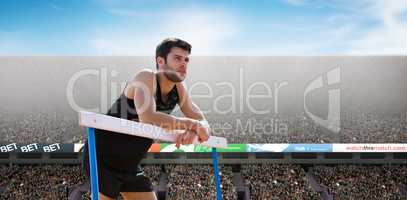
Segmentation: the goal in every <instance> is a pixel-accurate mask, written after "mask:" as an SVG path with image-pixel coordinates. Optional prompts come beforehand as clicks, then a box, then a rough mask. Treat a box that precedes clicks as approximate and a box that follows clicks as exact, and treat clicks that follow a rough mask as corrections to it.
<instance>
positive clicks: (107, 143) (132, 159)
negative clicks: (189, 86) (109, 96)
mask: <svg viewBox="0 0 407 200" xmlns="http://www.w3.org/2000/svg"><path fill="white" fill-rule="evenodd" d="M156 80H157V81H156V82H157V84H156V85H157V89H156V93H155V96H154V99H155V103H156V110H157V111H159V112H163V113H167V114H170V113H171V112H172V111H173V109H174V108H175V106H176V104H177V103H178V102H179V96H178V91H177V87H176V86H174V87H173V88H172V89H171V91H170V92H169V93H168V98H167V100H166V102H163V100H162V99H161V89H160V84H159V76H158V74H157V75H156ZM106 115H110V116H113V117H117V118H123V119H128V120H133V121H139V118H138V115H137V112H136V109H135V105H134V100H133V99H129V98H127V97H126V95H125V94H124V92H123V93H122V94H121V95H120V97H119V98H118V99H117V100H116V101H115V102H114V103H113V105H112V107H111V108H110V109H109V111H108V112H107V113H106ZM95 138H96V149H97V159H98V163H100V164H103V165H104V166H105V167H107V168H110V169H112V170H119V171H133V170H134V169H135V168H137V165H138V164H139V163H140V161H141V159H142V158H143V157H144V155H145V154H146V153H147V151H148V149H149V148H150V146H151V144H152V143H153V140H152V139H149V138H143V137H137V136H131V135H126V134H120V133H114V132H111V131H106V130H100V129H95Z"/></svg>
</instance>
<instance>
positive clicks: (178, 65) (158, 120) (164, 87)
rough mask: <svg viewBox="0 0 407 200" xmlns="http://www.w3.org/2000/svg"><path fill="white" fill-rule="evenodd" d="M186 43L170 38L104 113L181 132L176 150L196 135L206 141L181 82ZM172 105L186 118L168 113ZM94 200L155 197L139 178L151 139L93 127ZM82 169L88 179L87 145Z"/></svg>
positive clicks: (147, 182)
mask: <svg viewBox="0 0 407 200" xmlns="http://www.w3.org/2000/svg"><path fill="white" fill-rule="evenodd" d="M190 53H191V45H190V44H188V43H187V42H185V41H183V40H180V39H177V38H169V39H165V40H164V41H162V42H161V43H160V44H159V45H158V46H157V49H156V56H155V57H156V67H157V71H156V72H154V71H152V70H149V69H144V70H141V71H140V72H138V73H137V74H136V75H135V77H134V78H133V80H131V81H129V82H128V84H126V87H125V89H124V91H123V93H122V94H121V95H120V97H119V98H118V99H117V100H116V101H115V102H114V104H113V105H112V107H111V108H110V109H109V111H108V112H107V113H106V114H107V115H110V116H114V117H118V118H124V119H128V120H134V121H139V122H143V123H149V124H154V125H157V126H161V127H162V128H165V129H170V130H175V129H176V130H185V132H184V133H183V134H180V136H179V137H178V138H177V144H176V145H177V147H179V146H180V145H182V144H191V143H193V140H194V139H195V137H198V140H199V141H200V142H205V141H207V140H208V138H209V135H210V128H209V125H208V123H207V121H206V119H205V117H204V115H203V114H202V112H201V110H200V109H199V108H198V107H197V106H196V105H195V104H194V103H193V102H192V101H191V99H190V97H189V96H188V94H187V91H186V89H185V87H184V86H183V84H182V81H183V80H184V79H185V77H186V75H187V68H188V62H189V55H190ZM176 104H178V105H179V107H180V108H181V111H182V112H183V114H184V115H185V117H183V118H181V117H175V116H172V115H170V113H171V111H172V110H173V109H174V107H175V106H176ZM95 138H96V151H97V154H96V155H97V158H98V159H97V161H98V163H97V165H98V176H99V199H101V200H105V199H115V198H117V197H118V196H119V194H121V195H122V196H123V198H124V199H126V200H128V199H143V200H144V199H156V196H155V193H154V191H153V186H152V184H151V182H150V180H149V179H148V178H147V177H146V176H144V175H143V173H144V172H143V170H142V168H141V167H140V165H139V164H140V161H141V159H142V158H143V156H144V155H145V154H146V153H147V151H148V149H149V148H150V146H151V144H152V143H153V140H152V139H148V138H142V137H137V136H131V135H125V134H118V133H115V132H111V131H105V130H100V129H95ZM84 166H85V170H86V174H87V176H88V177H89V157H88V147H87V142H86V145H85V148H84Z"/></svg>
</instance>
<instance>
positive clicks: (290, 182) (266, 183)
mask: <svg viewBox="0 0 407 200" xmlns="http://www.w3.org/2000/svg"><path fill="white" fill-rule="evenodd" d="M241 173H242V176H243V178H244V179H245V181H246V183H245V184H246V185H248V186H249V190H250V196H251V198H252V199H261V200H263V199H321V197H320V195H319V193H317V192H315V191H314V189H313V188H312V187H311V185H310V183H309V182H308V179H307V177H306V174H305V171H304V170H303V169H302V168H301V166H299V165H278V164H272V165H271V164H259V165H243V166H242V171H241Z"/></svg>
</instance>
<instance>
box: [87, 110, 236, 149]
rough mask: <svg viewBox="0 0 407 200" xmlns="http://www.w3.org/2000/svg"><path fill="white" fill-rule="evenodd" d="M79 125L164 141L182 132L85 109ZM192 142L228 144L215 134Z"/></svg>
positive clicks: (225, 145) (212, 144) (211, 145)
mask: <svg viewBox="0 0 407 200" xmlns="http://www.w3.org/2000/svg"><path fill="white" fill-rule="evenodd" d="M79 125H81V126H85V127H92V128H97V129H103V130H108V131H112V132H116V133H122V134H128V135H134V136H139V137H145V138H150V139H155V140H161V141H165V142H176V139H177V136H178V135H179V134H181V133H182V132H183V131H182V130H174V131H170V130H165V129H163V128H161V127H159V126H155V125H152V124H147V123H140V122H135V121H131V120H127V119H121V118H117V117H112V116H108V115H103V114H98V113H92V112H87V111H80V112H79ZM193 144H200V145H204V146H208V147H215V148H227V145H228V144H227V140H226V138H223V137H216V136H210V137H209V139H208V141H206V142H202V143H201V142H199V141H198V138H195V140H194V142H193Z"/></svg>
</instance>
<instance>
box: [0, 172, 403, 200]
mask: <svg viewBox="0 0 407 200" xmlns="http://www.w3.org/2000/svg"><path fill="white" fill-rule="evenodd" d="M144 171H145V175H146V176H147V177H149V178H150V180H151V181H152V182H153V184H154V185H158V181H159V176H160V173H161V172H162V168H161V166H159V165H147V166H144ZM165 172H167V173H168V174H169V176H168V184H167V196H166V199H177V200H178V199H197V200H198V199H215V196H216V193H215V184H214V181H215V180H214V177H213V171H212V166H211V165H189V164H171V165H165ZM240 173H241V175H242V177H243V181H244V184H245V185H246V186H247V187H248V188H249V191H250V195H251V199H256V200H257V199H259V200H269V199H321V196H320V193H317V192H315V191H314V189H313V188H312V187H311V184H310V181H309V179H308V177H307V176H306V172H305V171H304V169H303V168H302V167H301V166H300V165H288V164H285V165H283V164H250V165H242V166H241V171H240ZM309 173H310V174H313V176H314V177H315V179H316V180H317V182H318V183H319V184H320V185H321V186H323V187H325V188H327V190H328V192H329V193H330V194H331V195H332V196H333V198H334V199H372V200H376V199H377V200H379V199H380V200H381V199H389V200H390V199H392V200H399V199H400V200H402V199H407V196H406V195H403V194H402V192H401V189H400V185H401V184H404V185H407V179H406V177H407V166H405V165H392V166H389V165H377V166H375V165H373V166H372V165H369V166H368V165H366V166H363V165H333V166H327V165H318V166H314V167H311V168H310V171H309ZM220 175H221V190H222V199H237V194H236V189H235V183H234V182H233V175H232V169H231V167H229V166H220ZM0 177H1V179H0V188H5V190H4V191H3V192H1V191H0V199H16V200H25V199H30V200H49V199H51V200H54V199H55V200H57V199H58V200H59V199H68V195H69V194H70V192H72V191H73V190H74V189H75V188H76V187H78V186H81V185H82V184H84V183H85V182H86V178H85V177H84V176H83V174H82V171H81V166H79V165H12V166H9V165H7V166H6V165H0ZM82 199H83V200H90V196H89V192H88V193H85V194H83V195H82ZM118 199H122V198H118Z"/></svg>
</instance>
